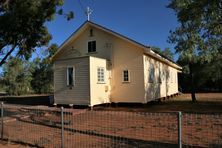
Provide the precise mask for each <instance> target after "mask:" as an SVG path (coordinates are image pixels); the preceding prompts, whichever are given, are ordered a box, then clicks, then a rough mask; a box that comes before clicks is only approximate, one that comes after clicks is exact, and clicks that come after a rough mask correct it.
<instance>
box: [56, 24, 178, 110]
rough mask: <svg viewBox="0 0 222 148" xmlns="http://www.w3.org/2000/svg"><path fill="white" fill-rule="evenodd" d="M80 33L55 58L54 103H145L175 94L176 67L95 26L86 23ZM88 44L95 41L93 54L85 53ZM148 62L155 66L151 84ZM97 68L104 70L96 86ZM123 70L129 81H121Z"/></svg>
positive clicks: (176, 89)
mask: <svg viewBox="0 0 222 148" xmlns="http://www.w3.org/2000/svg"><path fill="white" fill-rule="evenodd" d="M79 30H80V31H77V32H76V34H77V35H74V36H72V37H71V38H69V39H68V42H65V44H63V45H62V46H61V48H60V51H59V52H58V53H57V54H56V55H55V57H54V87H55V88H54V91H55V94H54V97H55V103H57V104H75V105H89V106H94V105H96V104H102V103H109V102H138V103H146V102H148V101H151V100H154V99H157V98H161V97H166V96H170V95H172V94H176V93H178V82H177V72H178V70H177V69H178V68H176V67H173V66H172V65H171V66H170V64H167V63H166V62H163V61H161V60H159V59H158V58H155V57H153V56H151V55H148V54H147V53H146V51H145V48H146V49H148V48H147V47H145V46H143V45H140V44H138V43H136V42H134V41H132V40H130V39H127V38H124V37H122V36H121V35H119V34H116V33H113V32H111V31H110V30H106V29H104V28H102V27H99V26H96V25H95V24H91V23H88V24H87V23H86V24H85V25H83V27H80V29H79ZM91 31H93V35H90V32H91ZM88 41H96V52H93V53H88ZM148 51H149V50H148ZM151 63H153V65H154V67H155V81H153V82H152V83H151V82H149V66H150V64H151ZM69 66H73V67H75V80H76V83H75V85H74V87H73V88H72V89H70V88H69V87H67V85H66V79H67V78H66V70H67V67H69ZM98 67H104V69H105V82H104V83H98V80H97V68H98ZM123 70H128V71H129V82H123ZM159 71H160V72H159ZM159 74H160V77H161V79H158V78H159ZM166 78H167V79H166Z"/></svg>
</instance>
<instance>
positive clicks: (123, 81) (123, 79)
mask: <svg viewBox="0 0 222 148" xmlns="http://www.w3.org/2000/svg"><path fill="white" fill-rule="evenodd" d="M125 71H127V77H128V81H125V75H124V74H125V73H124V72H125ZM122 83H130V71H129V70H128V69H124V70H123V71H122Z"/></svg>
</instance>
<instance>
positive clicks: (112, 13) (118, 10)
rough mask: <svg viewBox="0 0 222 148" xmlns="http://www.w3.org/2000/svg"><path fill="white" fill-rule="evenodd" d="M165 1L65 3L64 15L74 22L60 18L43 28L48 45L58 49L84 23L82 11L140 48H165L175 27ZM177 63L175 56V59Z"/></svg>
mask: <svg viewBox="0 0 222 148" xmlns="http://www.w3.org/2000/svg"><path fill="white" fill-rule="evenodd" d="M168 3H169V1H168V0H65V3H64V5H63V6H62V8H63V9H64V11H73V12H74V15H75V18H74V19H73V20H71V21H66V19H64V18H63V17H62V16H56V18H55V20H54V21H52V22H48V23H47V24H46V25H47V27H48V29H49V32H50V33H51V34H52V36H53V39H52V41H51V43H57V44H58V45H61V44H62V43H63V42H64V41H65V40H66V39H67V38H68V37H69V36H70V35H71V34H72V33H73V32H74V31H75V30H76V29H77V28H78V27H79V26H80V25H81V24H82V23H84V22H85V21H86V20H87V17H86V15H85V14H84V11H85V10H84V9H86V7H87V6H89V7H90V8H91V9H93V14H92V15H91V21H93V22H95V23H97V24H100V25H102V26H104V27H106V28H109V29H111V30H113V31H116V32H118V33H120V34H123V35H125V36H127V37H129V38H131V39H134V40H136V41H138V42H140V43H142V44H144V45H148V46H157V47H160V48H161V49H164V48H166V47H169V48H170V49H171V50H172V51H173V52H174V45H172V44H169V43H168V42H167V38H168V36H169V31H170V30H173V29H174V28H175V27H176V26H177V25H178V22H177V19H176V16H175V14H174V12H173V11H172V10H171V9H168V8H166V6H167V4H168ZM175 59H177V56H176V58H175Z"/></svg>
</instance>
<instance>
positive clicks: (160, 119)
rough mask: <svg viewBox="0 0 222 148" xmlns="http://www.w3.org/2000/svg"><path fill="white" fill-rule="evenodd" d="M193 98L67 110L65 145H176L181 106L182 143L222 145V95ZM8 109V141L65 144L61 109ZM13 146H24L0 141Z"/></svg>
mask: <svg viewBox="0 0 222 148" xmlns="http://www.w3.org/2000/svg"><path fill="white" fill-rule="evenodd" d="M190 100H191V98H190V95H188V94H183V95H180V96H178V97H175V98H171V99H170V100H165V101H163V102H159V103H158V102H155V103H149V104H146V105H141V104H137V105H135V104H134V105H132V104H131V105H127V106H126V105H122V106H121V105H118V106H115V107H104V106H97V107H95V108H94V110H88V109H65V110H64V127H65V132H64V136H65V137H64V138H65V142H64V144H65V147H67V148H69V147H96V148H97V147H101V148H104V147H105V148H106V147H107V148H108V147H129V148H133V147H142V148H143V147H144V148H147V147H177V135H178V132H177V131H178V121H177V115H178V114H177V112H175V111H183V116H182V139H183V144H184V145H187V146H189V147H193V146H195V147H222V111H221V110H222V94H216V93H215V94H212V93H211V94H197V100H198V102H196V103H192V102H191V101H190ZM5 112H6V113H7V117H5V119H7V120H5V123H4V138H6V139H8V141H20V142H24V143H27V144H32V145H36V146H43V147H55V148H56V147H58V148H59V147H61V130H60V129H61V116H60V112H59V109H58V108H47V107H22V106H16V107H15V106H7V107H5ZM194 112H195V113H194ZM196 112H198V114H197V113H196ZM10 146H12V148H17V147H20V146H21V147H22V145H14V144H7V143H5V144H2V145H1V144H0V147H10Z"/></svg>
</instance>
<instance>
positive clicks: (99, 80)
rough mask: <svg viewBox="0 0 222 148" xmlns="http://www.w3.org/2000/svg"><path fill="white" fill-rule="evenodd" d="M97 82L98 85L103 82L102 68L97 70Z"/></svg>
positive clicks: (103, 72) (103, 70) (103, 73)
mask: <svg viewBox="0 0 222 148" xmlns="http://www.w3.org/2000/svg"><path fill="white" fill-rule="evenodd" d="M97 81H98V83H104V82H105V69H104V68H103V67H98V68H97Z"/></svg>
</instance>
